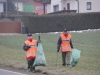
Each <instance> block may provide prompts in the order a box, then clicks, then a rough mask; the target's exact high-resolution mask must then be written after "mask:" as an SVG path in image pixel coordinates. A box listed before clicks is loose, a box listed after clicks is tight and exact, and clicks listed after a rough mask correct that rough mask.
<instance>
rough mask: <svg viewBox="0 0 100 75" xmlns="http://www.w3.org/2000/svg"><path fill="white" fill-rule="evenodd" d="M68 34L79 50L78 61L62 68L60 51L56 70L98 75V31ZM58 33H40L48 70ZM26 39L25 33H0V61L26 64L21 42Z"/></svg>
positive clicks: (99, 69) (53, 63)
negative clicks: (3, 34)
mask: <svg viewBox="0 0 100 75" xmlns="http://www.w3.org/2000/svg"><path fill="white" fill-rule="evenodd" d="M70 34H71V35H72V42H73V45H74V48H77V49H79V50H81V58H80V61H79V63H78V64H77V65H76V67H74V68H71V69H70V68H67V67H66V68H64V67H62V66H61V64H62V61H61V53H59V55H58V67H57V68H56V70H58V71H59V72H60V73H64V74H62V75H67V74H68V75H100V72H99V71H100V31H91V32H90V31H89V32H87V31H84V32H83V33H70ZM59 35H60V34H59V33H58V34H45V33H43V34H40V36H41V40H42V46H43V49H44V54H45V57H46V61H47V68H50V70H52V69H53V68H54V67H55V64H56V58H57V52H56V46H57V40H58V37H59ZM33 37H34V39H38V34H34V35H33ZM26 39H27V37H26V35H7V36H1V35H0V63H1V62H4V63H5V65H6V64H7V63H8V61H9V64H14V65H18V64H20V67H23V66H27V64H26V59H25V52H24V51H23V44H24V41H25V40H26ZM22 63H23V64H22ZM66 72H67V73H66ZM59 75H60V74H59Z"/></svg>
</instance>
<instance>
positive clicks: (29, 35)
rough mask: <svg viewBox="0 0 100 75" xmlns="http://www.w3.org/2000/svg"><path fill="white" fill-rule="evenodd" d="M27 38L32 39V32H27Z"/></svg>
mask: <svg viewBox="0 0 100 75" xmlns="http://www.w3.org/2000/svg"><path fill="white" fill-rule="evenodd" d="M27 39H28V40H29V41H32V34H31V33H28V34H27Z"/></svg>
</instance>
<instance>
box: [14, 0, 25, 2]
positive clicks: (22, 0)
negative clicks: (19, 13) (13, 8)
mask: <svg viewBox="0 0 100 75" xmlns="http://www.w3.org/2000/svg"><path fill="white" fill-rule="evenodd" d="M12 1H15V2H17V1H18V2H25V1H27V0H12Z"/></svg>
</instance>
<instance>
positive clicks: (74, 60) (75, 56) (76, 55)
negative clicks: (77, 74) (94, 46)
mask: <svg viewBox="0 0 100 75" xmlns="http://www.w3.org/2000/svg"><path fill="white" fill-rule="evenodd" d="M80 53H81V51H80V50H78V49H73V50H72V55H71V60H70V65H71V66H72V67H74V66H75V65H76V64H77V63H78V62H79V59H80Z"/></svg>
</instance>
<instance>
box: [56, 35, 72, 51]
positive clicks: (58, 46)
mask: <svg viewBox="0 0 100 75" xmlns="http://www.w3.org/2000/svg"><path fill="white" fill-rule="evenodd" d="M61 43H62V40H61V37H59V39H58V42H57V51H59V50H60V46H61ZM70 46H71V48H73V44H72V41H71V40H70Z"/></svg>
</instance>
